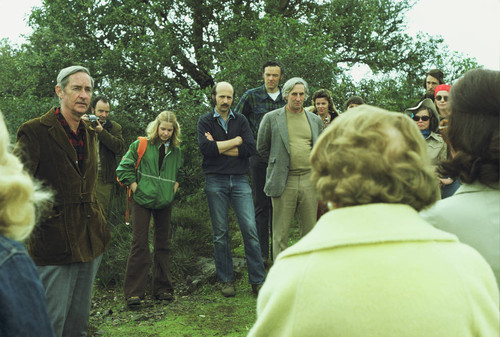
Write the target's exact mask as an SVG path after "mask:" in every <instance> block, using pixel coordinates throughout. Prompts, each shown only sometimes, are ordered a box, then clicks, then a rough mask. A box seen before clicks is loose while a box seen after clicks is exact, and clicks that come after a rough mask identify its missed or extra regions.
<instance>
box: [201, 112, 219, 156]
mask: <svg viewBox="0 0 500 337" xmlns="http://www.w3.org/2000/svg"><path fill="white" fill-rule="evenodd" d="M208 118H209V115H203V116H201V117H200V119H199V120H198V146H199V147H200V151H201V153H202V154H203V155H204V156H206V157H218V156H219V155H220V154H219V148H218V147H217V142H216V141H215V142H214V141H210V140H208V139H207V137H206V136H205V132H210V133H211V134H212V136H214V132H213V130H212V129H211V127H210V123H209V122H208Z"/></svg>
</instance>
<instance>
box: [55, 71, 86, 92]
mask: <svg viewBox="0 0 500 337" xmlns="http://www.w3.org/2000/svg"><path fill="white" fill-rule="evenodd" d="M79 72H84V73H86V74H87V75H89V77H90V82H91V83H92V88H93V87H94V79H93V78H92V76H90V71H89V70H88V69H87V68H85V67H82V66H71V67H67V68H64V69H63V70H61V71H60V72H59V75H57V86H59V87H61V89H64V88H65V87H66V85H67V84H68V81H69V77H70V76H71V75H73V74H75V73H79Z"/></svg>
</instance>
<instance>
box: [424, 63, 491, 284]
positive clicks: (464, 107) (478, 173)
mask: <svg viewBox="0 0 500 337" xmlns="http://www.w3.org/2000/svg"><path fill="white" fill-rule="evenodd" d="M450 104H451V116H450V121H449V126H448V129H447V137H448V140H449V144H450V146H451V147H452V152H453V153H454V156H453V157H452V158H451V159H449V160H447V161H445V162H443V163H442V164H441V168H440V171H441V172H442V173H443V174H446V175H447V176H450V177H453V178H458V179H459V180H460V182H461V183H462V186H461V187H460V188H459V189H458V190H457V192H456V193H455V194H454V195H453V196H451V197H450V198H447V199H445V200H441V201H438V202H437V203H436V204H435V205H434V206H433V207H432V208H430V209H428V210H425V211H423V212H422V213H421V215H422V216H423V217H424V218H425V219H426V220H428V221H429V222H430V223H432V224H433V225H435V226H436V227H438V228H440V229H443V230H445V231H449V232H451V233H453V234H455V235H457V236H458V238H459V239H460V241H462V242H464V243H467V244H469V245H471V246H472V247H474V248H475V249H477V250H478V251H479V252H480V253H481V254H482V255H483V256H484V258H485V259H486V261H488V262H489V264H490V265H491V267H492V269H493V271H494V273H495V276H496V277H497V282H500V193H499V192H500V191H499V189H500V179H499V172H500V166H499V157H500V155H499V153H500V136H499V129H500V127H499V117H500V72H499V71H493V70H485V69H474V70H471V71H468V72H467V73H466V74H465V75H464V76H463V77H462V78H460V79H459V80H458V82H457V83H456V84H454V85H453V89H452V90H451V91H450Z"/></svg>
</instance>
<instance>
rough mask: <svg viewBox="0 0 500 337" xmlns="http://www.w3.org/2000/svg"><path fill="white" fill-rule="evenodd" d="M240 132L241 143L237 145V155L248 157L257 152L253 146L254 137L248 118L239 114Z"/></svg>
mask: <svg viewBox="0 0 500 337" xmlns="http://www.w3.org/2000/svg"><path fill="white" fill-rule="evenodd" d="M241 117H242V118H241V134H240V137H241V138H242V139H243V143H242V144H241V145H240V146H239V147H238V157H240V158H248V157H250V156H253V155H254V154H256V153H257V149H256V147H255V139H254V137H253V134H252V130H250V124H249V123H248V120H247V119H246V118H244V117H243V116H241Z"/></svg>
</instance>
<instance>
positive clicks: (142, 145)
mask: <svg viewBox="0 0 500 337" xmlns="http://www.w3.org/2000/svg"><path fill="white" fill-rule="evenodd" d="M137 139H139V147H138V148H137V155H138V158H137V163H136V164H135V170H136V171H137V168H138V167H139V164H140V162H141V159H142V156H144V152H146V149H147V147H148V139H147V138H146V137H137Z"/></svg>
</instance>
